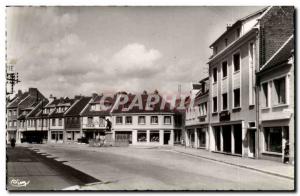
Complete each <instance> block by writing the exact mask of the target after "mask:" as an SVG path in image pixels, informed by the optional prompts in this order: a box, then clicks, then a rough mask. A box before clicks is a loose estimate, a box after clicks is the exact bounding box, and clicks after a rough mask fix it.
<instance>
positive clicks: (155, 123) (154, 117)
mask: <svg viewBox="0 0 300 196" xmlns="http://www.w3.org/2000/svg"><path fill="white" fill-rule="evenodd" d="M152 119H157V122H152ZM150 124H151V125H158V116H156V115H155V116H150Z"/></svg>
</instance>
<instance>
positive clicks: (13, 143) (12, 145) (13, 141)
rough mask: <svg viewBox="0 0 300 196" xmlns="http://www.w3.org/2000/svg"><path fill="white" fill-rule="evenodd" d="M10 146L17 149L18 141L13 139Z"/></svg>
mask: <svg viewBox="0 0 300 196" xmlns="http://www.w3.org/2000/svg"><path fill="white" fill-rule="evenodd" d="M10 145H11V147H12V148H14V147H15V145H16V140H15V138H12V139H11V140H10Z"/></svg>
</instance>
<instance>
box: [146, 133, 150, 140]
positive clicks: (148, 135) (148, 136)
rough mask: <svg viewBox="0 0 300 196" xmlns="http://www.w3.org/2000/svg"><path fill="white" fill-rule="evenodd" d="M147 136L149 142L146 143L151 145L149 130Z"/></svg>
mask: <svg viewBox="0 0 300 196" xmlns="http://www.w3.org/2000/svg"><path fill="white" fill-rule="evenodd" d="M146 134H147V137H146V138H147V140H146V141H147V143H150V130H147V133H146Z"/></svg>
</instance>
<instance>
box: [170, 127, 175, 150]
mask: <svg viewBox="0 0 300 196" xmlns="http://www.w3.org/2000/svg"><path fill="white" fill-rule="evenodd" d="M169 145H171V146H173V145H174V130H173V129H172V130H171V135H170V144H169Z"/></svg>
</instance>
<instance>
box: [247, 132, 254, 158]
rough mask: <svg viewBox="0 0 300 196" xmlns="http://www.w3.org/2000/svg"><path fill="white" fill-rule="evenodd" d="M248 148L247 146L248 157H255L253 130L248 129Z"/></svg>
mask: <svg viewBox="0 0 300 196" xmlns="http://www.w3.org/2000/svg"><path fill="white" fill-rule="evenodd" d="M248 142H249V144H248V146H249V151H248V157H252V158H254V157H255V130H252V129H249V130H248Z"/></svg>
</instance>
